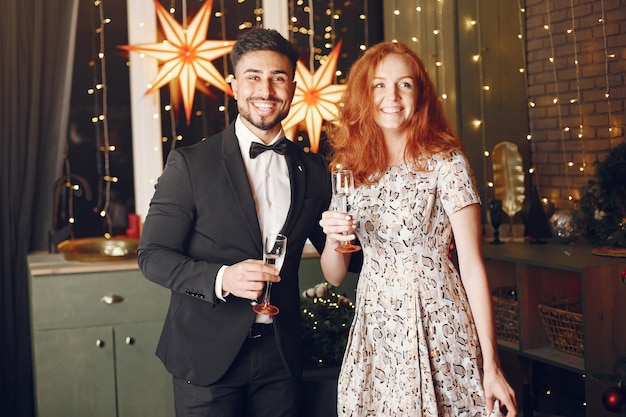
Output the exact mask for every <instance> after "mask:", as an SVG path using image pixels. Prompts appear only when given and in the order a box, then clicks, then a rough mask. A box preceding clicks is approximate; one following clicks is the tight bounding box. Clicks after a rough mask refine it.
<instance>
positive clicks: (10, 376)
mask: <svg viewBox="0 0 626 417" xmlns="http://www.w3.org/2000/svg"><path fill="white" fill-rule="evenodd" d="M77 12H78V0H2V6H1V7H0V134H1V136H0V158H1V160H0V311H1V316H0V349H1V354H0V414H1V415H3V416H19V417H29V416H33V415H34V403H33V387H32V381H33V379H32V360H31V345H30V330H29V321H30V318H29V316H30V315H29V308H28V267H27V263H26V257H27V254H28V253H29V252H32V251H40V250H46V249H47V241H48V231H49V230H50V229H51V227H52V205H53V203H52V201H53V192H52V191H53V190H52V188H53V184H54V181H55V179H56V178H58V177H60V175H61V163H60V162H61V160H62V152H63V144H64V143H65V137H66V130H67V119H68V114H69V99H70V91H71V69H72V63H73V59H74V38H75V31H76V29H75V28H76V20H77Z"/></svg>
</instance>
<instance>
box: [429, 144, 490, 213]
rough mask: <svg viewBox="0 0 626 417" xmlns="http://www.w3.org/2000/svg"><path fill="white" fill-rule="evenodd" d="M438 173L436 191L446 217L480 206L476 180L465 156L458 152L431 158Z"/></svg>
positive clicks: (444, 153) (445, 153)
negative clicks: (473, 205) (466, 208)
mask: <svg viewBox="0 0 626 417" xmlns="http://www.w3.org/2000/svg"><path fill="white" fill-rule="evenodd" d="M433 161H434V162H435V164H436V167H435V170H436V171H438V174H439V175H438V177H437V189H438V193H439V197H440V198H441V202H442V204H443V208H444V210H445V212H446V213H447V214H448V215H451V214H452V213H454V212H456V211H458V210H460V209H462V208H463V207H465V206H469V205H470V204H480V203H481V200H480V195H479V194H478V189H477V187H476V179H475V178H474V173H473V171H472V168H471V166H470V164H469V161H468V160H467V158H466V157H465V155H464V154H463V153H462V152H460V151H451V152H443V153H440V154H437V155H434V156H433Z"/></svg>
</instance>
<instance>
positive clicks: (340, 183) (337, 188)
mask: <svg viewBox="0 0 626 417" xmlns="http://www.w3.org/2000/svg"><path fill="white" fill-rule="evenodd" d="M332 183H333V195H334V197H335V199H336V201H337V209H338V210H339V211H340V212H342V213H348V196H350V195H351V194H352V193H354V176H353V175H352V171H350V170H349V169H340V170H338V171H333V172H332ZM344 234H346V233H344ZM360 249H361V247H360V246H358V245H355V244H353V243H352V242H351V241H349V240H346V241H345V242H344V243H343V244H342V245H340V246H338V247H336V248H335V250H336V251H337V252H343V253H349V252H357V251H359V250H360Z"/></svg>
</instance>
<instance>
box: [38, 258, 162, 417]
mask: <svg viewBox="0 0 626 417" xmlns="http://www.w3.org/2000/svg"><path fill="white" fill-rule="evenodd" d="M29 266H30V292H31V294H30V295H31V296H30V300H31V306H30V307H31V328H32V338H33V339H32V340H33V368H34V379H35V394H36V407H37V415H38V416H39V417H56V416H63V417H66V416H90V417H100V416H102V417H112V416H117V417H134V416H151V417H159V416H163V417H169V416H173V415H174V406H173V394H172V382H171V376H170V375H169V373H168V372H167V371H166V370H165V368H164V366H163V364H162V363H161V362H160V361H159V359H158V358H157V357H156V356H155V355H154V351H155V348H156V345H157V340H158V337H159V334H160V332H161V327H162V324H163V318H164V317H165V313H166V311H167V307H168V304H169V291H167V290H166V289H164V288H161V287H159V286H158V285H156V284H153V283H151V282H149V281H148V280H146V279H145V278H144V277H143V276H142V275H141V273H140V272H139V270H138V269H137V265H136V263H135V262H132V261H128V262H127V261H121V262H112V263H107V264H98V263H93V264H90V263H80V262H67V261H65V260H64V259H63V258H62V257H60V256H59V255H38V256H32V257H29Z"/></svg>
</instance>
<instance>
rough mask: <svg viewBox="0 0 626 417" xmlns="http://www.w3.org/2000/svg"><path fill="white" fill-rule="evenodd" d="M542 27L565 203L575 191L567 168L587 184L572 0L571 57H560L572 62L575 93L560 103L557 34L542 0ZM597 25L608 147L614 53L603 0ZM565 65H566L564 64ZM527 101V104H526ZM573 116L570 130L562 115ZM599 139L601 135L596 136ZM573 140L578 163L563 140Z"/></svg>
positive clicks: (567, 32)
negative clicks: (574, 140) (543, 17)
mask: <svg viewBox="0 0 626 417" xmlns="http://www.w3.org/2000/svg"><path fill="white" fill-rule="evenodd" d="M545 5H546V8H545V10H546V14H545V16H546V24H545V25H544V29H545V30H546V31H547V33H548V40H549V43H550V57H549V58H548V59H549V64H550V67H551V70H552V76H553V85H554V97H553V98H552V103H553V105H554V109H555V111H556V115H557V123H558V129H559V137H560V144H561V145H560V148H561V149H560V150H561V157H562V160H563V165H564V171H563V173H564V177H565V188H566V191H567V197H566V198H567V200H568V201H569V202H574V201H575V200H576V198H577V194H578V190H574V189H573V188H572V183H573V182H574V180H573V178H572V175H573V173H571V169H572V168H574V169H576V170H577V171H578V172H579V173H580V174H581V175H582V177H583V180H584V182H585V183H586V182H587V181H588V170H587V167H588V154H587V145H586V137H587V136H588V134H587V132H586V130H585V127H584V117H583V104H584V103H583V96H582V93H581V72H582V69H581V61H580V47H579V41H578V38H577V35H576V25H577V21H578V20H577V17H576V7H575V6H576V5H575V3H574V1H573V0H570V3H569V13H570V16H569V22H570V23H569V27H567V29H566V30H565V32H566V34H567V35H568V39H570V40H571V46H572V54H571V56H565V57H561V59H563V60H566V61H567V62H568V63H569V61H570V60H572V61H573V64H574V74H575V92H574V93H575V94H573V95H572V97H571V98H570V99H569V100H567V101H565V102H562V100H561V97H560V95H561V93H560V90H559V89H560V88H563V83H562V80H560V79H559V76H558V71H557V57H556V54H555V43H554V36H555V34H557V33H558V31H557V30H556V29H555V28H554V25H553V22H552V21H551V19H552V14H551V12H552V7H551V2H550V1H549V0H546V4H545ZM598 23H599V24H600V25H601V26H602V38H603V39H602V40H603V52H604V83H605V86H604V88H605V91H604V97H605V99H606V104H607V121H608V130H607V133H608V138H609V142H608V143H609V148H610V147H611V144H612V139H613V136H614V134H613V133H614V132H613V129H614V126H613V115H612V110H611V98H610V83H609V74H610V72H609V62H610V60H612V59H614V58H615V54H611V53H609V51H608V46H607V45H608V42H607V31H606V14H605V9H604V0H601V16H600V18H598ZM566 65H568V64H566ZM529 102H530V101H529ZM530 103H531V108H532V107H534V106H535V103H534V102H530ZM568 103H569V105H571V106H575V107H573V108H568V109H567V110H566V111H564V110H563V108H564V106H567V104H568ZM564 113H565V114H570V115H575V116H573V117H576V122H577V126H575V127H571V126H570V125H569V124H568V123H566V122H565V121H564V117H563V114H564ZM596 136H597V137H598V136H602V135H596ZM572 138H575V139H577V140H578V145H577V146H578V147H579V148H580V156H579V158H580V160H578V161H577V160H576V158H577V156H576V152H574V151H569V149H568V144H570V143H571V141H567V139H572Z"/></svg>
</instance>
